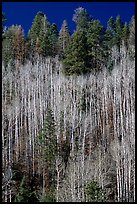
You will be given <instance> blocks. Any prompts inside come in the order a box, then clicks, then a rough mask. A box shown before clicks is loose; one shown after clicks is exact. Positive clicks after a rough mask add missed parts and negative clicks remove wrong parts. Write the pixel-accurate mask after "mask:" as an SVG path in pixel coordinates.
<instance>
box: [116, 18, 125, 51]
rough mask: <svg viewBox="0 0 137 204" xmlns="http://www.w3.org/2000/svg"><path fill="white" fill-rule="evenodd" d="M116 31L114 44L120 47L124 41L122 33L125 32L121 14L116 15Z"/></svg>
mask: <svg viewBox="0 0 137 204" xmlns="http://www.w3.org/2000/svg"><path fill="white" fill-rule="evenodd" d="M114 31H115V34H114V44H115V45H117V46H118V47H120V45H121V42H122V34H123V22H122V21H121V18H120V16H119V15H118V16H117V17H116V21H115V29H114Z"/></svg>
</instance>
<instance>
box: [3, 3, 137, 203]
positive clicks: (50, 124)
mask: <svg viewBox="0 0 137 204" xmlns="http://www.w3.org/2000/svg"><path fill="white" fill-rule="evenodd" d="M72 20H73V21H74V22H75V24H76V30H75V31H74V32H73V33H71V32H70V30H69V27H68V24H67V20H64V21H63V23H62V26H61V29H60V31H58V28H57V26H56V24H55V23H53V24H50V22H49V20H48V17H47V16H46V15H45V14H44V13H43V12H41V11H39V12H38V13H37V14H36V16H35V17H34V20H33V22H32V26H31V28H30V29H29V32H28V34H27V36H25V35H24V30H23V28H22V26H21V25H12V26H11V27H8V28H7V27H6V26H5V22H6V21H8V19H6V14H4V13H2V201H3V202H135V17H134V16H133V17H132V18H131V20H130V22H129V24H128V23H126V22H122V20H121V17H120V16H119V15H118V16H117V17H116V19H114V18H113V17H110V19H108V23H107V28H105V27H104V26H102V25H101V23H100V21H99V20H96V19H94V18H93V17H91V15H90V14H89V13H88V12H87V10H86V9H85V8H82V7H79V8H77V9H76V10H75V11H74V15H73V18H72Z"/></svg>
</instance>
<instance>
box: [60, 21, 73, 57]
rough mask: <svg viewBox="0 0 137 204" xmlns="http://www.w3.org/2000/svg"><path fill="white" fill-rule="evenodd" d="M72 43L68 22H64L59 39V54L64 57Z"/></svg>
mask: <svg viewBox="0 0 137 204" xmlns="http://www.w3.org/2000/svg"><path fill="white" fill-rule="evenodd" d="M69 42H70V31H69V29H68V25H67V21H66V20H64V21H63V24H62V26H61V30H60V32H59V38H58V54H59V55H60V56H61V57H62V56H63V53H64V50H65V49H66V48H67V47H68V45H69Z"/></svg>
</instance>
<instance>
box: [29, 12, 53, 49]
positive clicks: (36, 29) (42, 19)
mask: <svg viewBox="0 0 137 204" xmlns="http://www.w3.org/2000/svg"><path fill="white" fill-rule="evenodd" d="M49 26H50V24H49V21H48V19H47V17H46V15H44V13H42V12H38V13H37V14H36V16H35V18H34V21H33V23H32V26H31V29H30V30H29V32H28V40H29V41H30V50H31V51H32V52H34V48H35V46H36V42H37V38H40V42H42V41H43V38H44V37H45V35H46V32H47V30H48V28H49Z"/></svg>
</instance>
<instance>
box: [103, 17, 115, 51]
mask: <svg viewBox="0 0 137 204" xmlns="http://www.w3.org/2000/svg"><path fill="white" fill-rule="evenodd" d="M114 35H115V21H114V19H113V17H112V16H111V17H110V19H109V21H108V22H107V29H106V32H105V44H106V46H107V49H111V48H112V47H113V45H114Z"/></svg>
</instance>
